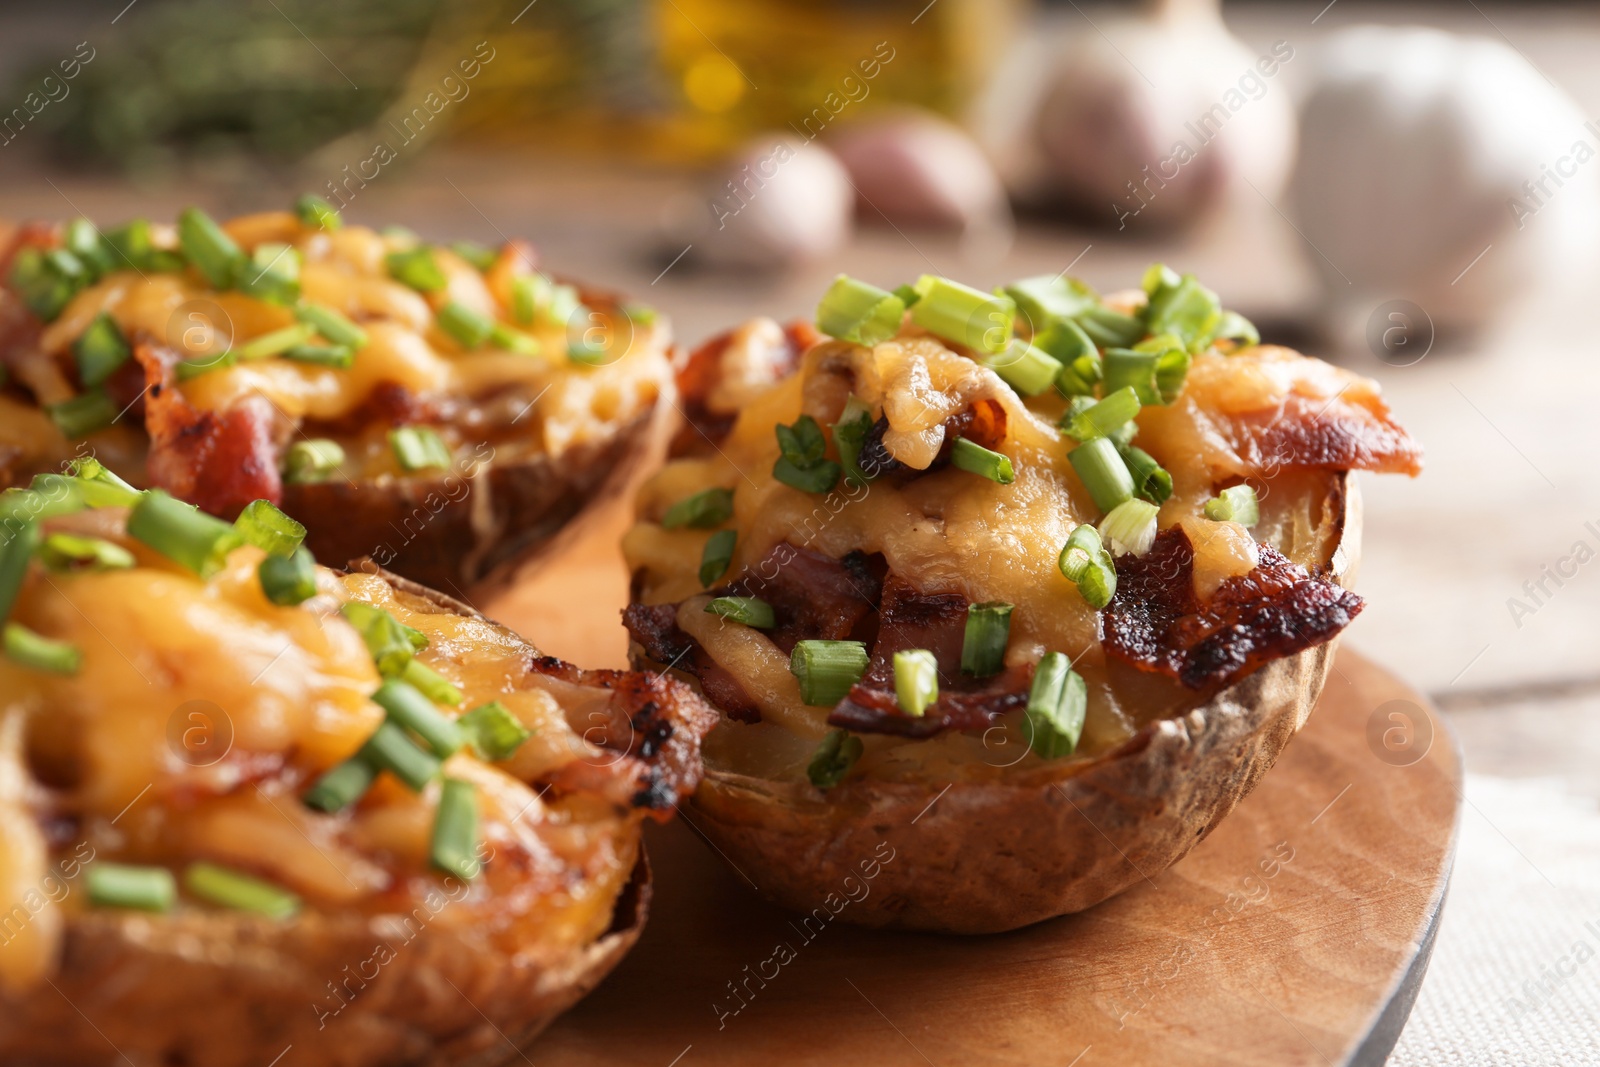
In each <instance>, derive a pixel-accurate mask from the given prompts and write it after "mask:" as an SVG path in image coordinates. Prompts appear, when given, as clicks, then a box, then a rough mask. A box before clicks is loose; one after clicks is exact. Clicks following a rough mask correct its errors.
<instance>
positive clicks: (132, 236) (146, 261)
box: [105, 219, 156, 270]
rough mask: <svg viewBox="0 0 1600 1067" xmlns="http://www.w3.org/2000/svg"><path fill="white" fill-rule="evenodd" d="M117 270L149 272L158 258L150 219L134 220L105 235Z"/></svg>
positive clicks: (108, 231)
mask: <svg viewBox="0 0 1600 1067" xmlns="http://www.w3.org/2000/svg"><path fill="white" fill-rule="evenodd" d="M105 241H106V245H107V246H108V247H109V248H110V249H111V253H112V260H113V263H114V264H115V266H114V268H113V269H115V270H147V269H149V268H150V267H151V266H152V265H153V263H154V260H155V257H156V246H155V240H154V238H153V236H152V235H151V232H150V220H149V219H132V220H130V221H128V222H125V223H123V224H122V225H121V226H118V227H117V228H116V229H114V230H107V231H106V233H105Z"/></svg>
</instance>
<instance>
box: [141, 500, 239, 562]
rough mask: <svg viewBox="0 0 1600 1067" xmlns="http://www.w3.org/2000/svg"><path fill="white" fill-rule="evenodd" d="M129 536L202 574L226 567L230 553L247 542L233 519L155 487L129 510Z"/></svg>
mask: <svg viewBox="0 0 1600 1067" xmlns="http://www.w3.org/2000/svg"><path fill="white" fill-rule="evenodd" d="M128 536H129V537H131V538H133V539H134V540H135V541H138V542H140V543H142V544H145V545H148V546H150V547H151V548H153V549H155V550H156V551H157V552H159V553H161V554H162V555H163V556H166V557H167V558H168V559H170V560H172V561H173V562H175V563H179V564H181V565H183V566H185V567H188V568H189V569H190V570H192V571H194V572H195V573H196V574H198V575H200V577H202V578H209V577H211V576H212V575H213V574H215V573H216V572H217V571H218V570H220V569H221V568H222V564H223V562H224V561H225V560H226V559H227V557H228V553H229V552H232V551H233V550H234V549H235V548H238V547H239V546H240V545H242V544H243V543H244V539H243V538H242V537H240V536H239V533H238V531H237V530H235V529H234V528H233V526H232V524H230V523H226V522H223V521H222V520H221V519H217V518H213V517H212V516H210V515H207V514H206V513H205V512H203V511H201V510H200V509H199V508H197V507H195V506H194V505H193V504H186V503H184V502H183V501H182V500H178V499H175V498H174V497H171V496H168V495H167V494H166V493H165V492H163V491H161V490H160V489H152V490H150V491H149V492H147V493H145V494H144V495H143V496H142V497H140V498H139V502H138V503H137V504H135V505H134V506H133V510H132V511H130V512H129V513H128Z"/></svg>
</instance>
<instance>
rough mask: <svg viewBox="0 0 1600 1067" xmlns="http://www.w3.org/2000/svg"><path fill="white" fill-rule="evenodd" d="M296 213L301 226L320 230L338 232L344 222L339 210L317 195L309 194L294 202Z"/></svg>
mask: <svg viewBox="0 0 1600 1067" xmlns="http://www.w3.org/2000/svg"><path fill="white" fill-rule="evenodd" d="M294 213H295V215H297V216H298V217H299V219H300V225H302V226H307V227H310V228H312V229H318V230H330V231H331V230H337V229H338V228H339V227H340V225H342V224H343V222H344V220H343V219H341V218H340V217H339V209H338V208H336V207H334V206H333V205H332V204H330V203H328V201H326V200H324V199H323V198H322V197H320V196H318V195H317V194H315V193H307V194H306V195H304V196H302V197H301V198H300V199H298V200H296V201H295V202H294Z"/></svg>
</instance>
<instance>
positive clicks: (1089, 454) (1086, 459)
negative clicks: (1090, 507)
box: [1067, 437, 1133, 511]
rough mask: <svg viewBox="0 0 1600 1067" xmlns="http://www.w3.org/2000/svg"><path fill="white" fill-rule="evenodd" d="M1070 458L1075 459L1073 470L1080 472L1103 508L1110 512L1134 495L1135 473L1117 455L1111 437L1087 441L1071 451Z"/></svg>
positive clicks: (1098, 505) (1096, 501) (1115, 446)
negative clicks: (1129, 470)
mask: <svg viewBox="0 0 1600 1067" xmlns="http://www.w3.org/2000/svg"><path fill="white" fill-rule="evenodd" d="M1067 459H1069V460H1071V461H1072V469H1073V470H1075V471H1077V472H1078V477H1079V478H1081V479H1082V480H1083V484H1084V487H1085V488H1086V489H1088V490H1089V495H1090V496H1091V497H1093V498H1094V503H1095V506H1096V507H1098V508H1099V509H1100V510H1101V511H1110V510H1111V509H1112V508H1114V507H1116V506H1117V505H1118V504H1120V503H1122V502H1123V501H1124V500H1129V499H1131V498H1132V497H1133V476H1132V475H1130V474H1129V473H1128V465H1127V464H1126V463H1124V462H1122V457H1121V456H1120V455H1118V454H1117V445H1116V442H1115V441H1112V440H1111V439H1110V438H1106V437H1096V438H1095V439H1094V440H1092V441H1085V442H1084V443H1083V444H1081V445H1079V446H1078V447H1077V448H1074V449H1073V450H1072V451H1071V452H1068V453H1067Z"/></svg>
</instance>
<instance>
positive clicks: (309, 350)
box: [279, 345, 356, 370]
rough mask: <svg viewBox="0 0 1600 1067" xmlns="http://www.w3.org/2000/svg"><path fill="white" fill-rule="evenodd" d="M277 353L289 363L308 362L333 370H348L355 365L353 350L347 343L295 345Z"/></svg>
mask: <svg viewBox="0 0 1600 1067" xmlns="http://www.w3.org/2000/svg"><path fill="white" fill-rule="evenodd" d="M279 355H281V356H282V357H283V358H284V359H287V360H289V361H290V362H291V363H310V364H312V365H314V366H318V367H332V368H333V369H334V370H349V369H350V368H351V367H353V366H355V365H356V353H355V350H354V349H352V348H350V347H349V346H348V345H295V346H294V347H293V348H286V349H284V350H283V351H282V352H281V353H279Z"/></svg>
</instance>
